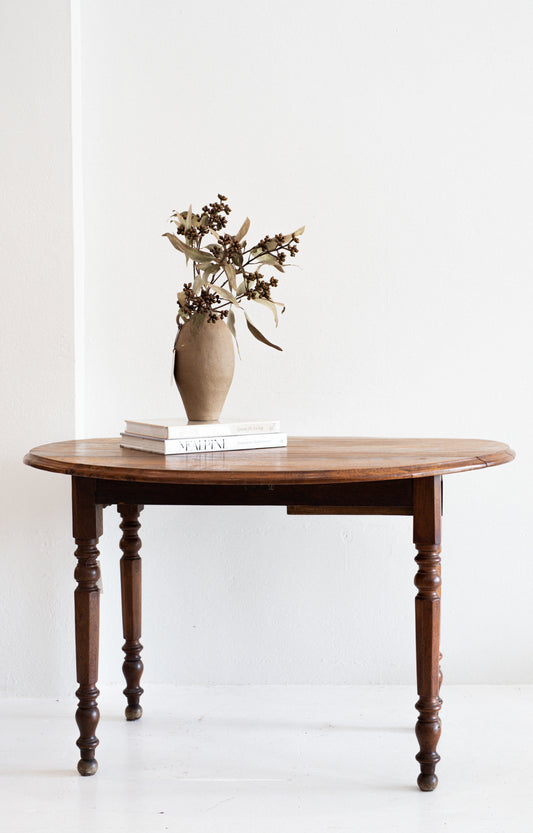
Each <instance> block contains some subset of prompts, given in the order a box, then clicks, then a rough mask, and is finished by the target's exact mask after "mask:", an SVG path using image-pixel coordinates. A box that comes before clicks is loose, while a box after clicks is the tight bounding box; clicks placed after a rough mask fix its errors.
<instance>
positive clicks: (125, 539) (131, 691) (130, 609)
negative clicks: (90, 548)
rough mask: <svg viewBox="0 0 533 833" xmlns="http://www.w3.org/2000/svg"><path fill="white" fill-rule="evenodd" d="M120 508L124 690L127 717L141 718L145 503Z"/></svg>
mask: <svg viewBox="0 0 533 833" xmlns="http://www.w3.org/2000/svg"><path fill="white" fill-rule="evenodd" d="M117 509H118V512H119V514H120V516H121V517H122V523H121V524H120V528H121V530H122V538H121V540H120V548H121V550H122V552H123V553H124V554H123V556H122V558H121V559H120V581H121V587H122V626H123V634H124V639H125V640H126V641H125V642H124V645H123V647H122V650H123V651H124V654H125V659H124V664H123V666H122V671H123V673H124V677H125V680H126V688H125V689H124V694H125V695H126V697H127V698H128V705H127V706H126V718H127V720H138V719H139V718H140V717H141V716H142V713H143V710H142V707H141V705H140V704H139V699H140V697H141V694H142V693H143V689H142V688H141V686H140V682H141V675H142V672H143V662H142V659H141V651H142V647H143V646H142V645H141V643H140V641H139V640H140V638H141V599H142V584H141V567H142V562H141V557H140V555H139V550H140V548H141V546H142V544H141V539H140V538H139V535H138V531H139V529H140V526H141V524H140V523H139V514H140V512H141V510H142V509H143V506H141V505H137V504H129V503H119V504H118V506H117Z"/></svg>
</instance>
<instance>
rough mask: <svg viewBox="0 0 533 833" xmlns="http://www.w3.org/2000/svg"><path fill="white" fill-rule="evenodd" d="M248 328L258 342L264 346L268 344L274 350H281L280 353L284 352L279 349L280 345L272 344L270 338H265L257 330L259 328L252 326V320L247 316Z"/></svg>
mask: <svg viewBox="0 0 533 833" xmlns="http://www.w3.org/2000/svg"><path fill="white" fill-rule="evenodd" d="M244 314H245V315H246V313H244ZM246 326H247V327H248V329H249V330H250V332H251V334H252V335H253V336H255V338H256V339H257V340H258V341H261V342H263V344H268V346H269V347H273V348H274V350H279V351H280V352H283V351H282V350H281V347H278V345H277V344H272V342H271V341H269V340H268V338H265V336H264V335H263V333H261V332H260V331H259V330H258V329H257V327H254V325H253V324H252V322H251V321H250V319H249V318H248V316H247V315H246Z"/></svg>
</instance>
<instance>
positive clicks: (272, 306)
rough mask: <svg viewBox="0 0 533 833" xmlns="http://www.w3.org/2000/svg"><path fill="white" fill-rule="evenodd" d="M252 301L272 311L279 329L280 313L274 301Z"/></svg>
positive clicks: (254, 299) (260, 299)
mask: <svg viewBox="0 0 533 833" xmlns="http://www.w3.org/2000/svg"><path fill="white" fill-rule="evenodd" d="M252 300H253V301H254V302H255V303H256V304H263V306H264V307H268V309H269V310H270V311H271V313H272V315H273V316H274V321H275V322H276V327H277V326H278V324H279V319H278V311H277V309H276V304H275V303H274V301H269V300H268V298H252Z"/></svg>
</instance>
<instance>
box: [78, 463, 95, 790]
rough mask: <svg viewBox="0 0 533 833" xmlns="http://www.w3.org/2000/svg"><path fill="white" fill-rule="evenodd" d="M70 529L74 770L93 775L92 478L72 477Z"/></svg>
mask: <svg viewBox="0 0 533 833" xmlns="http://www.w3.org/2000/svg"><path fill="white" fill-rule="evenodd" d="M72 517H73V533H74V538H75V540H76V545H77V546H76V553H75V555H76V558H77V559H78V563H77V566H76V569H75V570H74V578H75V579H76V582H77V587H76V589H75V591H74V613H75V627H76V672H77V680H78V683H79V688H78V690H77V692H76V696H77V698H78V708H77V711H76V723H77V724H78V729H79V731H80V736H79V738H78V740H77V745H78V747H79V750H80V760H79V762H78V772H79V773H80V775H94V773H95V772H96V770H97V769H98V762H97V760H96V758H95V750H96V747H97V746H98V738H97V737H96V727H97V725H98V720H99V718H100V712H99V711H98V705H97V697H98V694H99V691H98V689H97V688H96V683H97V680H98V637H99V633H98V631H99V623H100V590H99V587H98V581H99V579H100V566H99V564H98V555H99V552H98V549H97V544H98V538H99V537H100V535H101V534H102V507H101V506H99V505H97V504H95V502H94V481H91V480H89V479H86V478H79V477H73V478H72Z"/></svg>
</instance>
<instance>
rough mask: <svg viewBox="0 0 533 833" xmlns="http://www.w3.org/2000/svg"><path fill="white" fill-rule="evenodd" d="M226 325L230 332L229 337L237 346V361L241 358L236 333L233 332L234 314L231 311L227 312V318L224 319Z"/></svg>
mask: <svg viewBox="0 0 533 833" xmlns="http://www.w3.org/2000/svg"><path fill="white" fill-rule="evenodd" d="M226 324H227V326H228V330H229V331H230V333H231V335H232V336H233V338H234V339H235V344H236V346H237V353H238V354H239V359H240V358H241V351H240V350H239V342H238V341H237V333H236V331H235V313H234V312H233V310H232V309H230V311H229V312H228V317H227V318H226Z"/></svg>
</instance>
